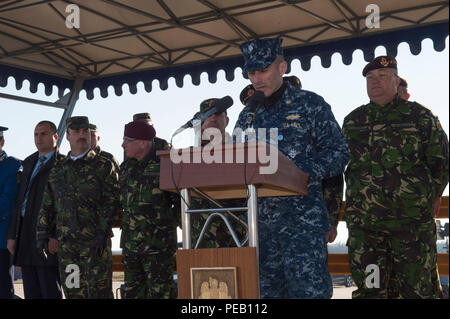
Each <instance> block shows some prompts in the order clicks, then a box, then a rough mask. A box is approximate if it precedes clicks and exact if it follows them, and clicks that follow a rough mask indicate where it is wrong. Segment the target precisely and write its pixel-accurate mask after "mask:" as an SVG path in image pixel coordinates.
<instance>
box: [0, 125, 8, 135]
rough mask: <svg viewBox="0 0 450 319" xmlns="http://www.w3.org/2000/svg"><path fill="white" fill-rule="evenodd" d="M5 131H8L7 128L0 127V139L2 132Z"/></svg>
mask: <svg viewBox="0 0 450 319" xmlns="http://www.w3.org/2000/svg"><path fill="white" fill-rule="evenodd" d="M7 130H8V128H7V127H4V126H0V137H3V132H4V131H7Z"/></svg>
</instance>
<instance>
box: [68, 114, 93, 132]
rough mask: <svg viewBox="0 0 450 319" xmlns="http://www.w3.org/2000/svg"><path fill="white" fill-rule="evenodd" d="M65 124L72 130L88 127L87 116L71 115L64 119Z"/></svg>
mask: <svg viewBox="0 0 450 319" xmlns="http://www.w3.org/2000/svg"><path fill="white" fill-rule="evenodd" d="M66 126H67V128H70V129H72V130H79V129H80V128H89V119H88V117H87V116H72V117H69V118H68V119H67V120H66Z"/></svg>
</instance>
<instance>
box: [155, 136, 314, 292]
mask: <svg viewBox="0 0 450 319" xmlns="http://www.w3.org/2000/svg"><path fill="white" fill-rule="evenodd" d="M157 155H158V156H160V158H161V168H160V188H161V189H163V190H167V191H172V192H176V191H180V193H181V196H182V197H183V198H182V199H181V219H182V238H183V249H182V250H178V251H177V276H178V298H198V297H199V295H200V292H199V291H198V290H199V289H200V288H199V287H200V284H202V285H204V284H205V282H204V281H202V282H198V280H207V279H208V278H209V280H210V282H209V283H206V286H208V287H209V286H211V285H215V286H216V287H217V285H218V284H219V285H222V282H221V281H220V280H221V279H220V278H228V279H229V278H230V276H231V273H232V274H233V275H234V279H235V283H232V282H230V281H228V282H227V283H226V286H227V288H228V289H229V290H230V291H229V292H230V293H229V294H228V297H230V296H231V297H232V298H239V299H254V298H259V263H258V250H259V249H258V207H257V198H258V197H267V196H295V195H305V194H307V191H308V175H307V174H306V173H304V172H303V171H302V170H300V169H299V168H298V167H297V166H296V165H295V164H294V163H292V162H291V161H290V160H289V159H288V158H286V157H285V156H284V155H283V154H282V153H280V152H279V151H278V149H277V148H275V147H274V146H272V145H269V144H266V143H261V142H249V143H246V144H225V145H220V146H217V149H214V148H211V147H210V148H207V147H205V148H200V147H195V148H194V147H190V148H186V149H178V150H177V149H172V150H171V151H159V152H157ZM212 158H214V159H215V161H212ZM275 162H276V163H275ZM271 165H274V166H271ZM275 166H276V167H275ZM274 167H275V169H274ZM270 170H272V171H271V172H270V173H267V171H270ZM244 172H245V176H244ZM197 193H204V194H206V195H208V196H209V197H211V198H213V199H226V198H247V194H248V195H249V196H248V201H247V207H244V208H241V209H240V210H241V211H242V210H246V211H247V214H248V234H249V244H248V246H249V247H238V248H217V249H192V244H191V223H190V213H192V212H193V211H192V210H190V209H189V205H190V196H191V195H192V196H199V195H197ZM215 210H216V211H220V210H222V211H223V210H224V209H223V208H222V209H204V210H202V211H204V212H210V211H215ZM236 210H239V209H237V208H235V211H236ZM199 211H200V210H196V213H197V212H199ZM211 274H214V276H216V277H219V282H217V281H216V280H215V279H217V278H214V277H213V275H211ZM202 276H203V279H199V278H202ZM191 277H192V281H191ZM211 280H212V282H211ZM223 280H224V281H225V279H223ZM211 287H212V286H211ZM211 291H212V290H211ZM204 295H206V294H204ZM208 296H209V295H208ZM211 296H213V298H217V295H213V294H212V295H211Z"/></svg>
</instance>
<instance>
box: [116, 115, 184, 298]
mask: <svg viewBox="0 0 450 319" xmlns="http://www.w3.org/2000/svg"><path fill="white" fill-rule="evenodd" d="M155 134H156V133H155V130H154V128H153V126H152V125H150V124H149V123H148V122H146V121H142V120H138V121H133V122H130V123H128V124H127V125H125V132H124V138H123V143H122V147H123V148H124V150H125V153H126V155H127V161H126V162H124V163H122V165H121V173H120V192H121V194H120V200H121V203H122V208H123V211H124V214H123V219H122V227H121V229H122V235H121V239H120V247H121V248H122V256H123V264H124V271H125V296H124V297H125V298H155V299H157V298H174V297H176V291H175V287H174V281H173V274H174V273H175V252H176V249H177V231H176V228H177V226H178V223H179V221H180V216H179V212H180V201H179V199H178V197H176V196H174V195H173V194H171V193H169V192H165V191H161V190H160V189H159V171H160V169H159V163H157V162H156V161H155V160H153V159H152V158H151V145H153V143H151V141H152V139H153V138H154V137H155Z"/></svg>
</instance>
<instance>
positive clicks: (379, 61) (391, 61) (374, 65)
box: [363, 55, 397, 76]
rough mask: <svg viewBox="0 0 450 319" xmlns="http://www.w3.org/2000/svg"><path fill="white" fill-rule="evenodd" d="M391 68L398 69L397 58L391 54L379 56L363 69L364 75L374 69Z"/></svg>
mask: <svg viewBox="0 0 450 319" xmlns="http://www.w3.org/2000/svg"><path fill="white" fill-rule="evenodd" d="M386 68H391V69H395V70H397V60H395V58H394V57H393V56H391V55H384V56H379V57H377V58H375V59H373V60H372V62H370V63H369V64H367V65H366V66H365V67H364V69H363V76H366V74H367V73H369V72H370V71H372V70H376V69H386Z"/></svg>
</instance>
